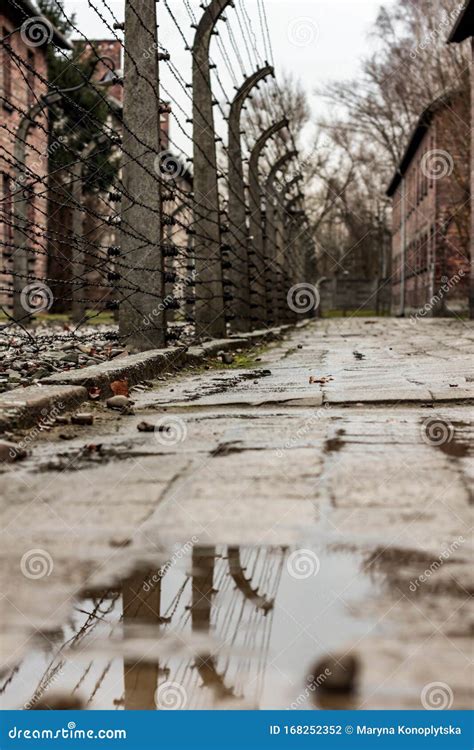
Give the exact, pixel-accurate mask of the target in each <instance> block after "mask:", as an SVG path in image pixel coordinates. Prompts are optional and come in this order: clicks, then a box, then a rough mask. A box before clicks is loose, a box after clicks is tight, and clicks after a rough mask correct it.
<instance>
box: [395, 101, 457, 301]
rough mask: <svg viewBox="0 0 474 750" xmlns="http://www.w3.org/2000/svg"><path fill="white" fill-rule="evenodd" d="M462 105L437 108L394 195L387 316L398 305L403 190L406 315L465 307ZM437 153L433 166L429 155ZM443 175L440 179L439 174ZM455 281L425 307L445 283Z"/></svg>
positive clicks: (400, 291) (400, 274) (400, 298)
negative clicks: (391, 284) (433, 301)
mask: <svg viewBox="0 0 474 750" xmlns="http://www.w3.org/2000/svg"><path fill="white" fill-rule="evenodd" d="M465 109H466V103H465V101H456V102H455V103H454V104H452V105H450V106H449V107H446V108H444V109H442V110H440V111H439V112H438V113H437V114H436V115H435V116H434V119H433V121H432V123H431V125H430V127H429V129H428V130H427V132H426V134H425V136H424V137H423V139H422V141H421V142H420V145H419V147H418V150H417V152H416V154H415V156H414V157H413V159H412V161H411V163H410V165H409V167H408V169H407V171H406V174H405V175H404V177H403V179H402V181H401V183H400V185H399V186H398V188H397V190H396V192H395V194H394V196H393V219H392V221H393V227H392V259H393V264H392V272H393V286H392V312H393V313H394V314H398V313H400V312H401V305H402V284H401V276H402V256H403V253H402V195H403V191H405V266H404V268H405V314H411V313H416V312H417V311H418V310H420V309H421V308H423V307H424V306H425V305H427V304H429V305H430V314H444V313H446V312H449V311H451V312H456V313H465V312H466V311H467V308H468V284H469V282H468V277H469V229H468V226H469V210H468V193H467V192H466V189H467V185H468V181H469V180H468V172H467V166H466V165H467V164H468V159H467V151H468V150H469V149H468V147H467V146H466V144H467V143H468V137H467V135H468V128H469V118H468V115H467V114H466V112H465ZM433 151H440V152H442V153H441V156H440V157H439V158H438V160H437V161H436V164H437V165H438V168H439V170H440V172H439V173H438V172H437V170H436V167H435V166H433V167H431V168H430V167H429V166H428V168H427V166H426V165H430V164H433V161H432V157H430V154H431V152H433ZM441 175H444V176H441ZM456 274H457V275H459V277H460V280H459V282H457V281H456V283H455V284H453V285H452V286H451V288H450V289H449V291H448V292H446V293H443V295H442V299H441V301H436V303H434V304H432V305H431V304H430V302H431V301H432V298H433V297H434V296H435V295H436V294H437V292H438V291H439V289H440V288H441V287H442V285H443V283H444V282H445V281H446V279H452V278H453V277H454V276H455V275H456Z"/></svg>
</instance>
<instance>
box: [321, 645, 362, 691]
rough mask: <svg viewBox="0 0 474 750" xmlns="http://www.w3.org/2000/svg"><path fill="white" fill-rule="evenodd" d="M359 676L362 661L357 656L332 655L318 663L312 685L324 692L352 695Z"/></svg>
mask: <svg viewBox="0 0 474 750" xmlns="http://www.w3.org/2000/svg"><path fill="white" fill-rule="evenodd" d="M359 675H360V660H359V658H358V657H357V656H356V655H355V654H350V653H349V654H330V655H328V656H325V657H323V658H322V659H320V660H319V661H318V662H316V664H315V665H314V667H313V670H312V673H311V676H312V680H310V684H313V685H316V686H317V689H318V690H321V691H324V692H335V693H352V692H354V691H355V690H356V688H357V682H358V678H359Z"/></svg>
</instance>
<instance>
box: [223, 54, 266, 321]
mask: <svg viewBox="0 0 474 750" xmlns="http://www.w3.org/2000/svg"><path fill="white" fill-rule="evenodd" d="M270 75H274V69H273V67H272V66H271V65H266V66H265V67H262V68H260V69H259V70H257V71H256V72H255V73H253V74H252V75H251V76H249V77H248V78H247V79H246V80H245V81H244V82H243V84H242V86H240V88H239V89H238V90H237V93H236V95H235V97H234V99H233V101H232V103H231V107H230V113H229V136H228V157H229V166H228V190H229V207H228V212H229V224H230V227H231V233H230V235H229V244H230V245H231V247H232V249H233V253H232V255H231V256H230V261H231V263H232V265H233V268H232V272H231V273H230V274H229V277H230V279H231V281H232V282H233V284H234V288H235V297H236V299H235V302H234V304H233V305H232V306H231V310H232V313H233V315H234V316H235V319H234V320H233V321H232V322H231V328H232V329H233V330H235V331H248V330H249V329H250V285H249V270H248V248H247V215H246V213H247V211H246V209H247V203H246V200H245V181H244V168H243V160H242V138H241V135H242V133H241V127H242V126H241V116H242V108H243V106H244V103H245V101H246V99H247V98H248V97H249V96H250V94H251V92H252V90H253V89H254V88H255V87H256V86H258V84H259V82H260V81H262V80H264V79H265V78H266V77H267V76H270Z"/></svg>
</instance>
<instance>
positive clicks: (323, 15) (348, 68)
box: [65, 0, 381, 152]
mask: <svg viewBox="0 0 474 750" xmlns="http://www.w3.org/2000/svg"><path fill="white" fill-rule="evenodd" d="M91 2H93V3H94V4H95V5H96V7H97V8H98V10H99V11H100V13H101V14H103V15H104V16H105V17H106V18H107V19H110V21H111V25H112V24H113V20H112V18H111V14H110V12H109V11H108V10H107V7H106V6H107V5H108V6H109V8H110V9H111V11H112V12H113V14H114V15H115V16H116V17H117V18H118V19H119V20H123V8H124V0H91ZM264 2H265V7H266V9H267V16H268V23H269V29H270V35H271V40H272V48H273V54H274V59H275V65H276V68H277V71H278V70H279V71H280V72H281V71H282V70H283V69H286V70H288V71H291V72H293V73H294V74H295V75H297V76H298V77H299V78H300V79H301V81H302V82H303V84H304V86H305V88H306V90H307V92H308V94H310V95H311V103H312V107H313V111H314V116H315V118H316V117H317V115H318V111H320V109H321V103H320V102H319V101H318V100H316V99H315V98H314V96H313V91H314V89H315V87H316V86H318V85H320V84H321V83H323V82H325V81H328V80H330V79H333V78H345V77H351V76H353V75H354V74H355V73H356V72H357V69H358V63H359V60H360V57H361V55H363V53H364V51H365V50H366V49H367V33H368V31H369V29H370V27H371V24H372V23H373V22H374V20H375V18H376V16H377V12H378V9H379V8H380V5H381V1H380V0H264ZM168 4H169V6H170V8H171V9H172V11H173V13H174V14H175V17H176V19H177V21H178V23H179V25H180V28H181V30H182V31H183V33H184V35H185V36H186V39H187V40H188V42H191V41H192V38H193V33H194V32H193V30H192V29H191V28H190V24H191V19H190V17H189V15H188V11H187V9H186V4H185V2H184V0H168ZM188 4H189V6H190V7H191V8H192V10H193V11H194V13H195V14H196V15H197V16H199V15H200V13H201V12H202V11H201V10H200V8H199V0H189V3H188ZM235 4H236V7H237V11H238V13H239V15H238V16H237V15H236V11H235V10H232V9H229V10H228V11H227V16H228V19H229V22H230V23H231V25H232V29H233V31H234V38H235V39H236V42H237V46H238V48H239V51H240V53H241V57H242V58H243V59H244V62H245V67H246V70H247V74H248V73H250V72H252V69H251V67H250V61H249V58H248V56H247V53H246V48H245V45H244V43H243V38H242V35H241V33H240V25H239V18H240V20H241V22H242V21H243V20H244V16H243V11H242V9H243V8H244V7H245V8H246V9H247V12H248V17H249V20H250V25H251V29H252V33H254V34H255V40H254V41H255V46H256V48H257V49H258V51H259V54H260V55H261V57H262V59H263V58H264V57H266V56H267V54H266V52H265V47H264V41H263V40H264V37H263V36H262V34H261V31H260V21H259V13H258V5H257V0H245V2H244V4H243V5H242V0H236V2H235ZM65 7H66V9H67V12H68V13H70V12H71V11H73V12H75V13H76V23H77V26H78V28H79V29H80V30H81V32H82V33H83V34H84V35H85V36H87V37H88V38H95V39H97V38H111V37H112V36H113V34H112V32H111V30H110V29H109V28H107V25H106V24H104V23H103V22H102V21H101V20H100V18H99V17H98V15H97V13H95V12H94V10H93V9H91V8H90V7H89V4H88V2H87V0H65ZM156 7H157V12H158V24H159V26H160V28H159V38H160V41H161V43H162V44H163V45H164V46H165V47H166V48H167V49H168V50H169V52H170V53H171V55H172V59H173V62H174V63H175V65H176V67H177V68H178V69H179V71H180V73H181V75H182V76H183V78H184V79H185V80H187V81H189V80H190V55H189V53H186V52H185V50H184V43H183V40H182V38H181V37H180V34H179V32H178V30H177V29H176V28H175V26H174V24H173V22H172V20H171V18H170V16H169V14H168V12H167V11H166V9H165V7H164V5H163V3H157V6H156ZM226 26H227V24H224V23H220V24H219V26H218V28H219V30H220V32H221V37H220V38H221V39H222V44H223V45H224V46H225V48H226V50H229V57H230V58H231V67H232V69H233V71H234V72H235V75H236V78H237V82H238V83H240V82H241V81H242V73H241V71H240V67H239V65H238V61H237V57H236V55H235V54H234V52H233V50H232V47H231V44H230V40H229V37H228V36H227V31H226V28H225V27H226ZM75 36H77V35H75ZM211 56H212V57H213V59H214V60H215V62H216V63H217V64H218V66H219V71H220V77H221V80H222V81H223V83H224V87H225V89H226V91H227V92H228V93H231V92H232V86H233V83H235V82H233V81H232V79H231V75H230V73H229V71H228V70H227V68H226V65H225V63H224V60H223V57H222V54H221V52H220V50H219V47H218V46H217V44H216V40H213V44H212V50H211ZM164 67H165V66H162V68H164ZM163 84H164V86H166V87H167V88H169V89H170V91H171V93H172V94H173V96H175V97H176V99H177V101H178V102H179V104H180V105H181V106H182V107H183V109H185V110H186V111H188V105H189V100H188V99H187V97H186V94H185V93H184V92H183V91H182V90H180V88H179V86H177V84H176V80H175V79H173V77H172V76H170V75H169V72H168V71H163ZM216 88H217V91H216V94H217V98H219V99H220V100H223V98H224V96H223V93H222V91H220V90H219V88H218V84H217V83H216ZM175 111H176V112H178V109H176V108H175ZM183 123H184V115H183ZM172 128H173V130H172V137H173V139H174V141H175V143H176V144H177V145H179V147H180V149H181V150H183V151H185V152H189V145H190V144H189V138H187V137H186V136H185V135H184V134H183V133H182V132H181V131H180V128H179V127H178V125H177V123H175V124H174V126H173V125H172Z"/></svg>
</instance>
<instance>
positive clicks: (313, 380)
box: [309, 375, 334, 385]
mask: <svg viewBox="0 0 474 750" xmlns="http://www.w3.org/2000/svg"><path fill="white" fill-rule="evenodd" d="M331 380H334V378H333V377H332V376H331V375H327V376H326V377H324V378H315V377H313V375H311V377H310V379H309V383H310V385H312V384H313V383H319V384H320V385H324V383H329V382H330V381H331Z"/></svg>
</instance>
